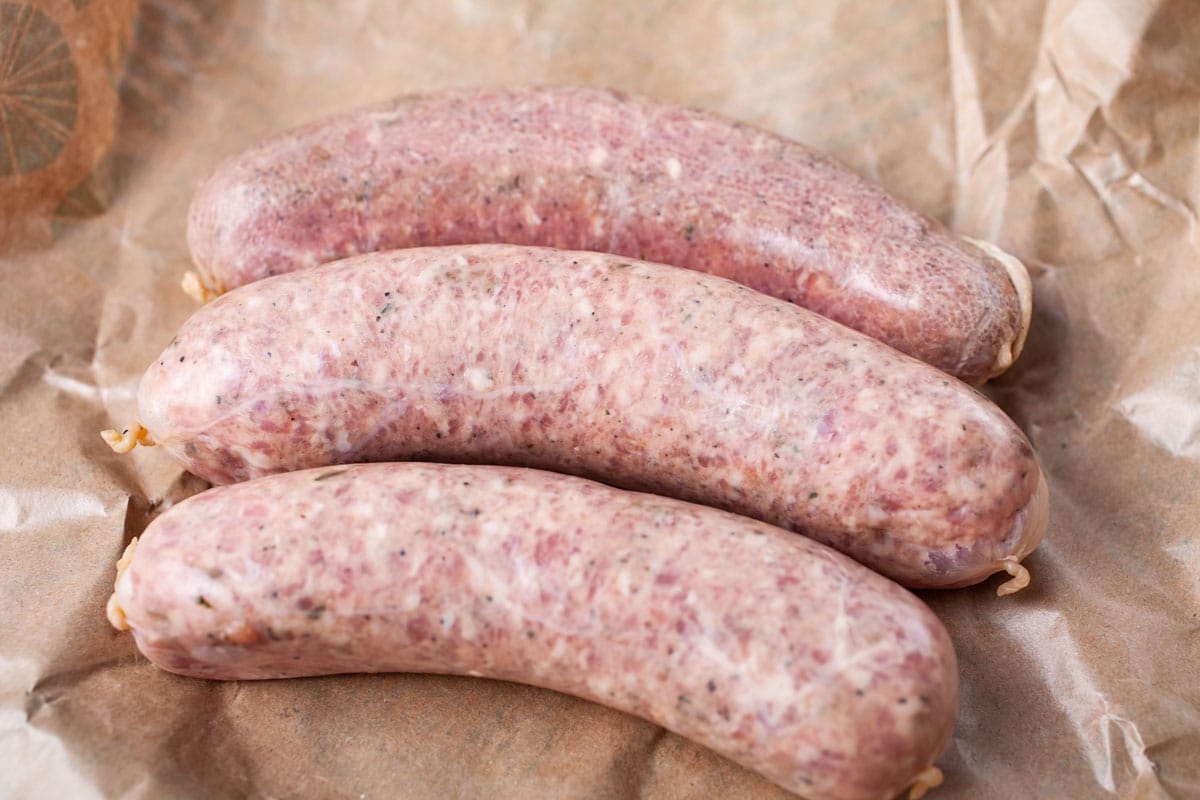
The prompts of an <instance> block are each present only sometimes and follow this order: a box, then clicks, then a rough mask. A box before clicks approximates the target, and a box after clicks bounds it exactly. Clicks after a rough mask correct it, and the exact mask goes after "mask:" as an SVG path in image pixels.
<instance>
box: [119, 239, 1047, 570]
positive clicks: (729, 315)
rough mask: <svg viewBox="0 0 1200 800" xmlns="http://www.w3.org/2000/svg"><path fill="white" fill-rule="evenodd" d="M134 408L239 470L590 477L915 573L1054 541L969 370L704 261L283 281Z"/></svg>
mask: <svg viewBox="0 0 1200 800" xmlns="http://www.w3.org/2000/svg"><path fill="white" fill-rule="evenodd" d="M138 399H139V406H140V409H141V414H142V420H143V421H144V422H145V424H146V427H147V428H148V429H149V431H150V433H151V434H152V436H153V438H154V439H156V440H157V441H158V442H159V443H160V444H162V445H164V446H166V447H167V449H168V450H169V451H170V452H171V453H173V454H174V455H176V456H178V457H179V458H180V459H181V460H182V462H183V463H184V464H185V465H186V466H187V468H188V469H189V470H191V471H192V472H194V473H195V474H197V475H199V476H200V477H202V478H205V479H206V480H209V481H211V482H213V483H218V484H222V483H230V482H233V481H241V480H245V479H247V478H252V477H256V476H260V475H265V474H268V473H273V472H282V471H285V470H295V469H302V468H305V467H315V466H322V465H328V464H336V463H350V462H356V461H396V460H419V461H457V462H472V463H480V464H508V465H514V466H528V467H540V468H544V469H552V470H555V471H558V472H568V473H575V474H581V475H585V476H588V477H594V478H598V479H602V480H605V481H607V482H611V483H614V484H617V485H620V486H623V487H626V488H634V489H641V490H647V491H653V492H656V493H658V494H664V495H668V496H673V497H679V498H682V499H685V500H692V501H696V502H700V503H704V504H706V505H712V506H716V507H720V508H724V509H727V510H730V511H735V512H737V513H741V514H745V515H746V516H750V517H754V518H756V519H760V520H763V521H766V522H770V523H772V524H775V525H779V526H780V527H785V528H789V529H792V530H796V531H800V532H803V533H805V534H808V535H809V536H812V537H814V538H816V539H818V540H820V541H823V542H825V543H826V544H830V545H832V546H833V547H835V548H837V549H838V550H841V551H842V552H845V553H847V554H849V555H851V556H852V557H853V558H855V559H857V560H859V561H861V562H862V563H864V564H867V565H869V566H871V567H873V568H874V569H877V570H879V571H880V572H883V573H884V574H886V575H888V576H890V577H892V578H894V579H896V580H899V581H900V582H901V583H904V584H906V585H908V586H914V587H951V586H962V585H967V584H971V583H976V582H978V581H981V580H983V579H984V578H986V577H987V576H988V575H989V574H991V573H993V572H996V571H998V570H1001V569H1009V570H1010V571H1013V567H1014V565H1015V564H1016V562H1019V561H1020V559H1021V558H1023V557H1024V556H1025V555H1027V554H1028V553H1029V552H1030V551H1031V550H1032V549H1033V548H1034V547H1035V546H1036V545H1037V543H1038V541H1039V540H1040V539H1041V537H1042V534H1043V531H1044V529H1045V524H1046V519H1045V509H1046V507H1045V494H1046V491H1045V484H1044V482H1042V479H1041V471H1040V469H1039V467H1038V462H1037V459H1036V457H1035V455H1034V453H1033V450H1032V449H1031V448H1030V446H1029V443H1028V442H1027V441H1026V439H1025V437H1024V436H1023V435H1022V433H1021V431H1020V430H1019V429H1018V428H1017V427H1016V426H1015V425H1014V424H1013V423H1012V422H1011V421H1010V420H1009V419H1008V418H1007V417H1006V416H1005V415H1004V413H1003V412H1001V411H1000V410H999V409H998V408H996V407H995V406H994V405H993V404H991V403H990V402H988V401H987V400H986V399H985V398H984V397H983V396H982V395H981V394H979V393H978V392H976V391H975V390H973V389H971V388H970V387H968V386H967V385H966V384H964V383H962V382H960V381H957V380H954V379H953V378H950V377H949V376H947V375H945V374H943V373H941V372H938V371H937V370H935V369H933V368H932V367H929V366H928V365H925V364H922V363H921V362H919V361H915V360H913V359H910V358H908V357H906V356H904V355H902V354H900V353H898V352H896V351H895V350H892V349H891V348H889V347H887V346H885V345H882V344H880V343H879V342H876V341H874V340H872V339H869V338H867V337H865V336H863V335H861V334H858V333H855V332H854V331H851V330H849V329H847V328H845V327H843V326H841V325H839V324H837V323H835V322H831V321H830V320H827V319H825V318H824V317H821V316H818V315H816V314H814V313H812V312H810V311H806V310H805V309H803V308H800V307H798V306H795V305H792V304H790V303H786V302H784V301H781V300H777V299H774V298H771V297H768V296H766V295H764V294H760V293H758V292H755V291H753V290H751V289H748V288H746V287H744V286H741V285H739V284H736V283H733V282H731V281H727V280H724V279H722V278H717V277H715V276H712V275H706V274H703V273H698V272H692V271H688V270H683V269H678V268H674V267H667V266H662V265H657V264H649V263H643V262H632V261H627V260H622V259H620V258H619V257H616V256H611V255H607V254H599V253H590V252H568V251H561V250H552V249H547V248H526V247H518V246H513V245H467V246H460V247H448V248H418V249H412V250H400V251H389V252H382V253H374V254H369V255H365V256H359V257H357V258H353V259H347V260H345V261H342V262H338V263H336V264H330V265H327V266H325V267H322V268H320V269H311V270H302V271H299V272H294V273H290V274H288V275H281V276H278V277H275V278H269V279H266V280H264V281H259V282H257V283H254V284H250V285H248V286H244V287H242V288H240V289H237V290H236V291H233V292H230V293H229V294H226V295H224V296H223V297H221V298H219V299H218V300H216V301H215V302H213V303H211V304H209V305H208V306H205V307H203V308H201V309H200V310H199V311H198V312H197V313H196V314H195V315H194V316H193V317H192V318H191V319H190V320H189V321H188V322H187V323H186V324H185V325H184V326H183V328H182V329H181V330H180V332H179V334H178V335H177V336H176V337H175V340H174V341H173V342H171V344H170V345H169V346H168V347H167V349H166V351H165V352H164V353H163V354H162V356H161V357H160V358H159V359H158V360H157V361H156V362H155V363H154V364H152V365H151V367H150V368H149V370H148V371H147V373H146V375H145V376H144V377H143V380H142V383H141V386H140V389H139V394H138Z"/></svg>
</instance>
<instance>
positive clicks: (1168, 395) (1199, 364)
mask: <svg viewBox="0 0 1200 800" xmlns="http://www.w3.org/2000/svg"><path fill="white" fill-rule="evenodd" d="M1176 364H1177V366H1176V367H1175V368H1174V369H1172V370H1171V372H1170V374H1169V375H1167V376H1166V377H1165V378H1164V379H1160V380H1157V381H1155V382H1153V383H1151V384H1150V385H1149V386H1147V387H1146V388H1144V389H1141V390H1139V391H1136V392H1133V393H1131V394H1128V395H1125V396H1124V397H1121V398H1120V399H1118V400H1117V401H1116V403H1115V407H1116V410H1117V411H1118V412H1119V413H1120V414H1121V415H1122V416H1123V417H1125V419H1127V420H1128V421H1129V422H1130V424H1132V425H1133V426H1134V427H1136V428H1137V429H1138V430H1139V431H1141V432H1142V434H1143V435H1144V436H1146V437H1147V438H1148V439H1149V440H1150V441H1151V442H1153V443H1154V444H1155V446H1157V447H1160V448H1162V449H1163V450H1166V451H1167V452H1168V453H1170V454H1171V455H1173V456H1175V457H1177V458H1186V459H1191V460H1193V461H1197V462H1200V348H1191V349H1189V350H1187V351H1184V352H1183V353H1180V354H1179V358H1178V360H1177V361H1176Z"/></svg>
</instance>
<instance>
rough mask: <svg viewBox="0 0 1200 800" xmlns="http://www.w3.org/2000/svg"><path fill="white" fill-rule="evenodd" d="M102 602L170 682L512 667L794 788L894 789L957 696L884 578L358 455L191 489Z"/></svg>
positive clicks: (575, 487)
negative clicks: (351, 460)
mask: <svg viewBox="0 0 1200 800" xmlns="http://www.w3.org/2000/svg"><path fill="white" fill-rule="evenodd" d="M109 612H110V613H109V616H110V618H111V619H112V620H113V622H114V624H117V625H118V626H119V627H122V628H125V627H127V628H131V629H132V630H133V634H134V636H135V637H136V641H137V645H138V647H139V648H140V650H141V651H142V652H143V653H144V654H145V655H146V656H147V657H148V658H149V659H150V660H151V661H153V662H154V663H155V664H157V665H158V666H160V667H162V668H163V669H166V670H170V671H171V672H176V673H179V674H181V675H188V676H194V677H200V678H217V679H227V680H242V679H258V678H282V677H297V676H305V675H324V674H334V673H347V672H392V671H403V672H429V673H450V674H457V675H473V676H482V677H488V678H496V679H501V680H509V681H519V682H521V683H527V684H533V685H535V686H541V687H545V688H549V689H554V690H557V691H561V692H566V693H568V694H572V695H576V696H579V697H583V698H586V699H589V700H592V701H595V702H597V703H602V704H604V705H607V706H611V707H613V708H616V709H619V710H621V711H624V712H627V713H630V714H634V715H637V716H639V717H643V718H645V719H648V720H651V721H653V722H655V723H657V724H659V725H662V726H663V727H665V728H668V729H670V730H672V731H674V732H676V733H678V734H680V735H682V736H685V737H687V738H689V739H692V740H694V741H696V742H698V743H699V744H702V745H704V746H706V747H708V748H711V749H712V750H714V751H716V752H718V753H720V754H722V755H724V756H726V757H728V758H730V759H732V760H733V761H735V762H737V763H739V764H742V765H744V766H746V767H748V768H750V769H752V770H755V771H757V772H759V773H761V774H762V775H764V776H765V777H767V778H769V779H770V780H772V781H775V782H776V783H778V784H780V785H781V786H783V787H785V788H787V789H790V790H792V791H795V792H799V793H801V794H803V795H804V796H805V797H808V798H810V799H811V800H822V799H823V798H827V799H828V800H833V799H834V798H837V799H838V800H851V799H852V798H862V799H865V798H875V799H876V800H884V799H885V798H891V797H893V796H894V795H895V794H896V793H897V792H898V791H900V790H901V789H903V788H904V786H906V785H908V784H909V783H911V782H912V781H913V780H914V778H916V777H917V776H918V774H919V773H920V772H921V771H922V769H923V768H925V767H928V766H929V765H930V764H931V763H932V762H933V759H934V758H936V757H937V755H938V754H939V753H940V752H941V751H942V749H943V748H944V747H945V746H946V744H947V742H948V740H949V738H950V735H951V732H952V729H953V726H954V720H955V716H956V713H957V707H958V678H957V665H956V662H955V657H954V650H953V647H952V645H951V642H950V639H949V637H948V636H947V634H946V631H945V629H944V628H943V626H942V624H941V623H940V622H939V621H938V619H937V618H936V617H935V616H934V615H933V614H932V613H931V612H930V611H929V610H928V608H926V607H925V606H924V605H923V604H922V603H921V602H920V601H919V600H917V599H916V598H915V597H913V596H912V595H911V594H909V593H908V592H906V591H904V590H903V589H901V588H900V587H898V586H896V585H895V584H893V583H892V582H890V581H888V580H886V579H884V578H882V577H880V576H878V575H876V574H874V573H872V572H870V571H869V570H867V569H864V568H863V567H861V566H859V565H857V564H855V563H854V562H852V561H850V560H849V559H847V558H845V557H844V556H842V555H840V554H838V553H836V552H834V551H833V550H830V549H829V548H826V547H824V546H822V545H819V544H817V543H815V542H812V541H809V540H806V539H804V538H802V537H799V536H795V535H792V534H789V533H787V532H786V531H782V530H779V529H778V528H773V527H771V526H768V525H763V524H761V523H757V522H754V521H752V520H749V519H746V518H743V517H738V516H734V515H732V514H727V513H724V512H721V511H717V510H715V509H710V508H705V507H703V506H695V505H691V504H688V503H683V502H680V501H677V500H671V499H668V498H662V497H656V496H653V495H643V494H636V493H632V492H625V491H621V490H618V489H613V488H610V487H607V486H603V485H600V484H596V483H592V482H590V481H586V480H582V479H579V478H573V477H568V476H564V475H556V474H553V473H545V472H538V471H535V470H524V469H514V468H504V467H487V466H482V467H475V466H457V465H438V464H372V465H355V466H350V467H335V468H321V469H316V470H309V471H304V472H295V473H289V474H286V475H277V476H272V477H269V478H263V479H260V480H256V481H251V482H248V483H242V484H237V485H235V486H229V487H223V488H219V489H213V490H211V491H207V492H203V493H201V494H199V495H197V496H195V497H192V498H189V499H188V500H186V501H184V502H183V503H180V504H179V505H177V506H174V507H173V508H171V509H170V510H169V511H167V512H166V513H164V514H163V515H162V516H160V517H159V518H157V519H156V520H155V521H154V522H152V523H151V525H150V526H149V527H148V528H147V530H146V532H145V535H144V536H143V537H142V538H141V540H140V542H139V543H138V544H137V545H136V548H135V549H134V550H133V552H132V558H130V559H128V560H127V561H126V565H125V567H124V569H123V572H122V573H121V575H120V576H119V578H118V581H117V585H116V592H115V595H114V598H113V600H112V601H111V603H110V606H109Z"/></svg>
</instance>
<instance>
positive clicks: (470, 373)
mask: <svg viewBox="0 0 1200 800" xmlns="http://www.w3.org/2000/svg"><path fill="white" fill-rule="evenodd" d="M464 377H466V379H467V386H470V387H471V389H472V390H473V391H476V392H483V391H486V390H488V389H491V388H492V387H493V386H495V385H496V382H495V381H494V380H492V376H491V373H489V372H488V371H487V370H486V369H483V368H482V367H471V368H470V369H468V370H467V371H466V374H465V376H464Z"/></svg>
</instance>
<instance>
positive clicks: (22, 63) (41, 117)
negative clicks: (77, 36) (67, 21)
mask: <svg viewBox="0 0 1200 800" xmlns="http://www.w3.org/2000/svg"><path fill="white" fill-rule="evenodd" d="M78 110H79V90H78V76H77V74H76V72H75V64H74V62H73V61H72V59H71V49H70V47H69V45H68V44H67V40H66V38H65V37H64V36H63V32H62V29H61V28H59V26H58V25H57V24H56V23H55V22H54V21H53V20H52V19H50V18H49V17H47V16H46V15H45V14H43V13H42V12H41V11H38V10H37V9H35V8H33V7H32V6H28V5H25V4H23V3H0V177H3V176H5V175H24V174H26V173H29V172H33V171H34V170H36V169H40V168H41V167H44V166H46V165H47V164H49V163H50V162H52V161H53V160H54V159H55V158H56V157H57V156H58V154H59V153H60V152H62V149H63V147H64V146H65V145H66V143H67V140H68V139H69V138H70V136H71V130H72V129H73V128H74V127H75V117H76V114H77V113H78Z"/></svg>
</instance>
